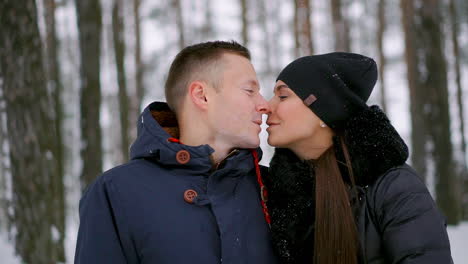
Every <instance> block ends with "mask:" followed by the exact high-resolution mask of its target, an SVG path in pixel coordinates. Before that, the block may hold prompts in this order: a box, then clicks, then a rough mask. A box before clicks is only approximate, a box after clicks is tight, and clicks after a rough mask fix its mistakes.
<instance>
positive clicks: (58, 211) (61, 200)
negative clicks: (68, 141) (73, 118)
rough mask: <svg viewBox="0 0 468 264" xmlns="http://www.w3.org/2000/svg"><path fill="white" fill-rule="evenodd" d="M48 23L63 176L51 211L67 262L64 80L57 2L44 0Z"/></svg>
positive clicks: (49, 65)
mask: <svg viewBox="0 0 468 264" xmlns="http://www.w3.org/2000/svg"><path fill="white" fill-rule="evenodd" d="M44 7H45V8H44V10H45V22H46V44H47V46H46V50H47V60H46V62H47V73H48V74H47V77H48V82H47V86H48V88H49V91H50V93H51V97H52V101H53V105H54V111H55V135H56V142H57V148H56V153H55V155H54V156H55V157H56V160H57V166H58V170H59V173H58V175H57V177H55V178H51V179H52V180H53V182H54V188H53V189H52V190H50V191H52V192H54V194H53V196H54V197H56V198H55V199H56V200H55V210H53V211H51V216H52V217H53V220H54V225H55V226H56V228H57V231H58V240H59V245H60V246H61V248H60V249H59V252H60V259H63V260H64V259H65V249H64V248H63V245H64V241H65V194H64V192H65V190H64V187H65V186H64V177H65V166H64V164H65V151H64V149H65V146H64V143H63V133H62V124H63V105H62V90H63V86H62V81H61V78H60V64H59V57H58V40H57V33H56V30H55V9H56V6H55V0H44Z"/></svg>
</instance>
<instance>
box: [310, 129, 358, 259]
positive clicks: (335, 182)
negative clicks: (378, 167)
mask: <svg viewBox="0 0 468 264" xmlns="http://www.w3.org/2000/svg"><path fill="white" fill-rule="evenodd" d="M338 139H339V140H340V143H341V144H340V145H341V147H342V148H343V153H344V156H345V160H346V166H347V167H348V172H349V176H350V181H351V185H354V175H353V173H352V168H351V160H350V157H349V152H348V150H347V148H346V145H345V144H344V140H343V137H342V136H340V135H339V136H338ZM315 175H316V185H315V186H316V187H315V188H316V192H315V203H316V204H315V214H316V218H315V246H314V263H315V264H357V263H358V257H357V254H358V248H359V244H358V243H359V240H358V234H357V228H356V223H355V220H354V215H353V211H352V209H351V204H350V198H349V195H348V190H347V188H348V187H347V186H346V184H345V182H344V181H343V177H342V175H341V172H340V169H339V166H338V161H337V158H336V155H335V150H334V147H333V146H332V147H330V148H329V149H328V150H327V151H325V153H323V154H322V155H321V156H320V158H319V159H318V160H317V161H315Z"/></svg>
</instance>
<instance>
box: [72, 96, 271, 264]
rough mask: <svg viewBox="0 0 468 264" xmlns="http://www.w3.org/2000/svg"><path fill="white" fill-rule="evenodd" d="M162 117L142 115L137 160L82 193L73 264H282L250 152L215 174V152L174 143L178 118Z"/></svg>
mask: <svg viewBox="0 0 468 264" xmlns="http://www.w3.org/2000/svg"><path fill="white" fill-rule="evenodd" d="M164 112H166V114H167V113H169V109H168V108H167V105H166V104H165V103H157V102H156V103H152V104H151V105H149V106H148V107H147V108H146V109H145V110H144V112H143V113H142V115H141V116H140V119H139V124H138V138H137V140H136V141H135V142H134V144H133V145H132V147H131V158H132V160H131V161H130V162H128V163H126V164H124V165H121V166H118V167H116V168H113V169H111V170H109V171H107V172H105V173H104V174H103V175H101V176H100V177H98V179H97V180H96V181H95V182H94V183H93V184H92V185H91V186H90V187H89V188H88V189H87V190H86V192H85V193H84V195H83V197H82V199H81V201H80V228H79V232H78V241H77V246H76V253H75V263H76V264H84V263H86V264H92V263H100V264H102V263H112V264H119V263H128V264H133V263H142V264H143V263H144V264H148V263H158V264H163V263H168V264H169V263H171V264H174V263H188V262H190V263H207V264H211V263H221V262H222V263H232V264H234V263H236V264H237V263H265V264H266V263H276V259H275V257H274V254H273V251H272V248H271V242H270V235H269V229H268V225H267V224H266V222H265V219H264V216H263V212H262V207H261V204H260V196H259V187H258V184H257V182H256V175H255V164H254V159H253V157H252V154H251V151H250V150H238V151H235V152H233V153H231V155H229V156H228V157H227V158H226V159H225V160H224V161H223V162H222V163H221V164H220V166H218V169H216V170H214V171H213V170H212V164H211V161H210V155H211V153H212V152H213V149H212V148H211V147H210V146H208V145H202V146H197V147H191V146H186V145H183V144H180V143H178V142H174V141H173V140H169V139H170V138H171V135H170V134H169V133H168V132H174V127H172V128H168V127H171V126H172V125H173V124H174V120H172V119H170V120H168V119H167V115H164V114H163V115H162V116H161V117H162V118H161V119H158V122H159V123H158V122H157V121H156V120H155V117H156V118H157V117H158V115H159V114H160V113H164ZM168 122H169V123H171V124H172V125H171V124H169V125H168V127H167V126H166V125H167V124H168ZM175 123H176V122H175ZM257 151H259V152H260V153H259V154H261V151H260V150H259V149H258V150H257ZM187 190H191V191H194V192H195V193H196V194H197V196H196V197H195V198H194V199H193V200H192V199H191V198H193V194H194V192H192V195H191V196H190V195H189V196H187V193H186V191H187Z"/></svg>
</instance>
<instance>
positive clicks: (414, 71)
mask: <svg viewBox="0 0 468 264" xmlns="http://www.w3.org/2000/svg"><path fill="white" fill-rule="evenodd" d="M400 4H401V9H402V25H403V31H404V33H405V47H406V48H405V59H406V70H407V79H408V87H409V95H410V114H411V150H412V155H411V158H412V165H413V167H414V168H415V170H416V171H417V172H418V173H419V174H420V175H421V177H422V178H423V179H424V180H425V181H426V174H427V159H428V156H429V155H428V154H427V153H426V146H427V144H426V142H427V137H428V135H427V129H426V123H425V119H426V118H425V112H424V105H425V104H426V99H425V95H426V93H425V92H424V89H423V88H421V87H420V86H421V84H420V83H419V81H418V75H419V72H418V58H417V56H416V54H417V52H418V47H417V45H418V37H417V36H416V31H415V30H416V26H415V25H414V20H413V19H414V16H415V12H414V6H413V1H412V0H400Z"/></svg>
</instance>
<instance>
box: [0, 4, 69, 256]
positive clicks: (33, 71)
mask: <svg viewBox="0 0 468 264" xmlns="http://www.w3.org/2000/svg"><path fill="white" fill-rule="evenodd" d="M0 64H1V65H0V70H1V71H2V72H1V73H0V75H1V76H3V92H4V95H3V96H4V98H5V106H6V112H7V117H8V118H7V119H8V120H7V130H8V131H7V137H8V143H9V147H10V152H9V154H10V161H11V175H12V192H13V197H12V200H11V203H12V206H13V219H12V222H13V223H14V225H15V229H16V232H15V234H16V235H15V236H16V237H15V248H16V252H17V254H19V256H21V258H22V261H23V262H24V263H38V264H41V263H47V264H49V263H57V262H64V261H65V260H64V259H63V245H61V243H62V242H63V240H61V239H57V232H59V231H58V229H59V228H61V227H59V226H57V223H56V221H55V219H54V217H55V215H54V214H53V212H54V210H57V199H58V198H57V197H55V195H56V193H57V190H56V188H57V187H58V186H56V182H55V179H57V178H59V177H60V175H59V167H58V164H57V157H55V155H56V154H57V147H58V146H57V141H56V139H57V137H56V135H55V133H56V130H55V129H54V124H55V120H54V117H55V113H54V107H51V106H53V105H54V104H53V100H52V98H51V96H50V94H49V93H48V89H47V84H46V78H45V77H46V73H45V72H44V67H43V66H44V63H43V58H42V43H41V38H40V36H39V28H38V25H37V10H36V3H35V1H33V0H25V1H15V0H3V1H1V2H0ZM51 124H52V128H51Z"/></svg>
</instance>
